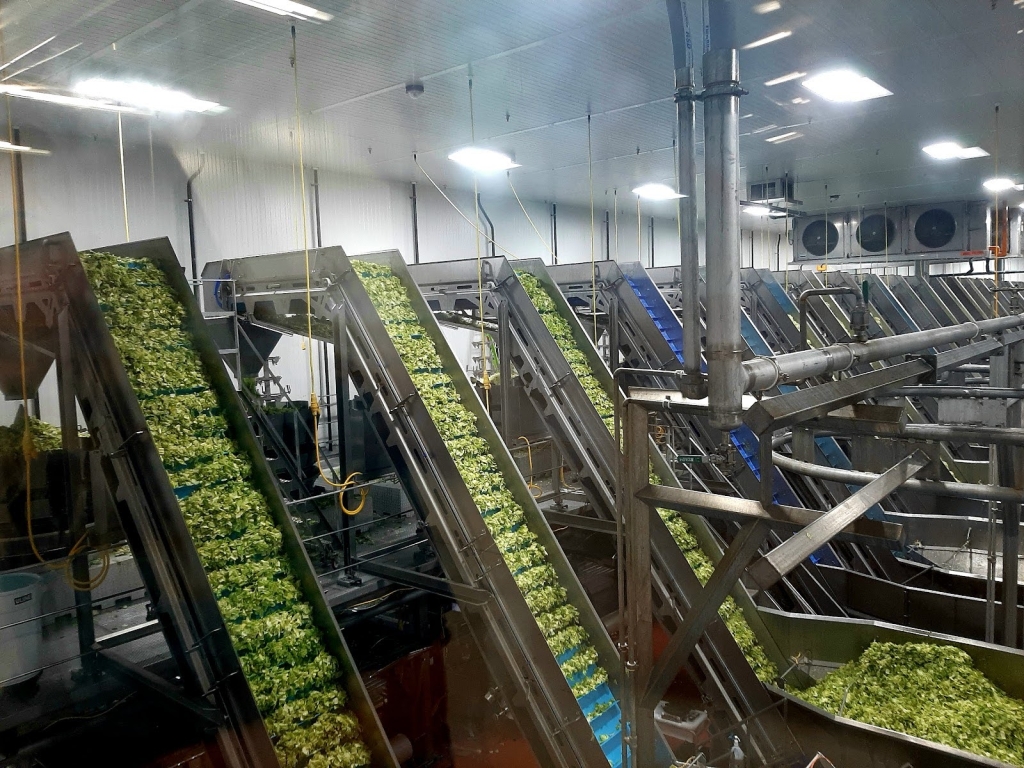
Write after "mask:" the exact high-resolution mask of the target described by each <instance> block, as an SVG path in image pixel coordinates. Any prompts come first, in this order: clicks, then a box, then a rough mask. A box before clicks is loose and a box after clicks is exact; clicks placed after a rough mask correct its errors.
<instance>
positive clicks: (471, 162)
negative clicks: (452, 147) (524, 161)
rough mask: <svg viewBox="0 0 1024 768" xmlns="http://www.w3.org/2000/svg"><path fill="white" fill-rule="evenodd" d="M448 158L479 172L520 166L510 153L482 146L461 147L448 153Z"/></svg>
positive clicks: (504, 169)
mask: <svg viewBox="0 0 1024 768" xmlns="http://www.w3.org/2000/svg"><path fill="white" fill-rule="evenodd" d="M448 159H449V160H454V161H455V162H456V163H458V164H459V165H461V166H464V167H466V168H469V170H471V171H476V172H477V173H496V172H497V171H507V170H509V169H511V168H518V167H519V163H517V162H516V161H515V160H513V159H512V158H511V157H509V156H508V155H506V154H503V153H501V152H495V151H494V150H493V149H482V148H480V147H466V148H465V149H460V150H458V151H457V152H452V153H451V154H450V155H448Z"/></svg>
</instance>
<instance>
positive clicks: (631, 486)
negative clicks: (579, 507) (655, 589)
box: [621, 404, 655, 768]
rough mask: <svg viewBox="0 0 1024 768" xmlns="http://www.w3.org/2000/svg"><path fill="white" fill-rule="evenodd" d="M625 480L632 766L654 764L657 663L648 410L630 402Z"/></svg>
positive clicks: (623, 468) (623, 494)
mask: <svg viewBox="0 0 1024 768" xmlns="http://www.w3.org/2000/svg"><path fill="white" fill-rule="evenodd" d="M624 427H625V433H624V435H623V437H624V441H623V442H624V445H623V447H624V452H623V457H622V472H621V476H622V477H623V478H624V483H623V490H622V501H623V504H624V509H623V515H624V517H625V523H626V525H625V532H626V625H627V629H626V635H627V638H628V640H629V649H628V654H629V655H628V662H627V669H628V670H629V671H630V672H631V674H630V675H629V679H630V685H631V691H630V693H631V694H632V695H631V696H630V702H631V704H632V707H631V709H632V711H631V712H629V713H628V715H627V717H628V718H629V724H630V735H631V743H632V749H633V766H634V768H647V766H652V765H654V764H655V762H654V739H655V731H654V706H653V705H650V704H648V703H646V702H643V701H642V699H643V692H644V691H645V690H647V685H648V681H649V680H650V676H651V669H652V667H653V665H654V646H653V625H652V602H651V514H652V509H651V507H649V506H648V505H647V504H645V503H644V502H642V501H640V500H639V499H638V498H637V496H636V494H637V492H638V491H640V490H642V489H643V488H645V487H647V486H648V485H649V484H650V474H649V472H650V470H649V469H648V437H647V411H646V410H644V408H642V407H641V406H639V405H635V404H628V405H627V406H626V413H625V424H624Z"/></svg>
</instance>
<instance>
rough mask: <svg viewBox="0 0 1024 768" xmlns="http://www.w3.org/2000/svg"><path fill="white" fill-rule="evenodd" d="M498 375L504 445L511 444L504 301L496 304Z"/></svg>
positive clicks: (509, 347) (509, 356)
mask: <svg viewBox="0 0 1024 768" xmlns="http://www.w3.org/2000/svg"><path fill="white" fill-rule="evenodd" d="M482 311H483V309H482V308H481V312H482ZM498 376H499V384H500V386H501V398H500V402H501V439H502V440H503V441H504V443H505V445H512V439H513V438H512V423H511V421H512V328H511V326H510V324H509V321H508V304H507V303H506V302H504V301H502V302H499V304H498Z"/></svg>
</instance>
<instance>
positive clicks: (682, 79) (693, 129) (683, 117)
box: [666, 0, 705, 397]
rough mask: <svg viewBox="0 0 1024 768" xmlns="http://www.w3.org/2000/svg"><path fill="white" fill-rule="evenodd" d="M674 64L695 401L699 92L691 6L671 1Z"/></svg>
mask: <svg viewBox="0 0 1024 768" xmlns="http://www.w3.org/2000/svg"><path fill="white" fill-rule="evenodd" d="M666 1H667V6H668V20H669V28H670V30H671V32H672V57H673V63H674V65H675V78H676V80H675V82H676V91H675V102H676V122H677V126H678V130H679V155H678V166H677V170H678V175H679V194H681V195H683V196H684V197H681V198H679V263H680V270H679V291H680V293H681V294H682V297H683V301H682V307H683V316H682V317H681V318H680V320H681V323H682V326H683V370H684V371H685V372H686V373H687V375H688V376H689V377H690V378H691V381H692V382H694V383H690V384H688V385H685V386H686V388H687V389H686V394H687V395H689V396H690V397H703V396H704V394H705V392H704V391H703V389H704V387H703V386H702V384H703V382H702V381H701V379H700V363H701V348H700V248H699V242H698V237H697V113H696V103H697V99H698V96H697V93H696V90H695V83H694V71H693V50H692V46H691V42H690V40H691V37H690V25H689V20H688V18H687V14H686V6H685V5H684V4H683V3H682V2H681V0H666Z"/></svg>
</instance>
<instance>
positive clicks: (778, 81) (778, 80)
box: [765, 72, 807, 87]
mask: <svg viewBox="0 0 1024 768" xmlns="http://www.w3.org/2000/svg"><path fill="white" fill-rule="evenodd" d="M801 77H807V73H806V72H790V73H789V74H788V75H783V76H782V77H776V78H774V79H773V80H768V81H766V82H765V85H767V86H769V87H770V86H773V85H782V84H783V83H788V82H789V81H790V80H799V79H800V78H801Z"/></svg>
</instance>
